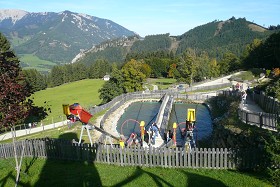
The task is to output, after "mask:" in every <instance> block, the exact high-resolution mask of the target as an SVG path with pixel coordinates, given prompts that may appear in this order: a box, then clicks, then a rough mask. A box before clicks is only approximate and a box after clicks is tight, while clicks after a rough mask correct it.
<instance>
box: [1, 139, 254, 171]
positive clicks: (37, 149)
mask: <svg viewBox="0 0 280 187" xmlns="http://www.w3.org/2000/svg"><path fill="white" fill-rule="evenodd" d="M23 147H24V149H23ZM22 150H24V153H23V155H24V157H33V158H34V157H41V158H46V159H61V160H75V161H90V162H96V163H107V164H114V165H118V166H147V167H164V168H211V169H236V168H243V169H244V168H254V167H256V165H258V162H257V161H258V160H259V159H258V156H259V154H258V152H257V151H255V150H248V149H246V150H236V149H235V150H233V149H227V148H195V149H191V150H186V149H185V148H179V147H176V148H166V147H163V148H153V147H146V148H143V147H124V148H121V147H119V145H104V144H93V145H92V146H91V145H90V144H82V145H80V146H79V145H78V144H75V143H72V142H71V141H68V140H61V139H34V140H24V141H19V142H16V151H17V154H18V155H21V154H22ZM11 157H14V147H13V144H12V143H10V144H0V158H11Z"/></svg>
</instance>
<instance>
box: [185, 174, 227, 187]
mask: <svg viewBox="0 0 280 187" xmlns="http://www.w3.org/2000/svg"><path fill="white" fill-rule="evenodd" d="M182 173H183V174H184V175H185V176H186V177H187V184H188V186H207V187H211V186H213V187H221V186H222V187H223V186H224V187H226V185H225V184H224V183H223V182H221V181H219V180H217V179H213V178H210V177H206V176H203V175H199V174H195V173H190V172H186V171H182Z"/></svg>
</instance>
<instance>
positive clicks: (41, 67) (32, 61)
mask: <svg viewBox="0 0 280 187" xmlns="http://www.w3.org/2000/svg"><path fill="white" fill-rule="evenodd" d="M20 61H21V62H24V63H26V64H28V65H29V67H24V68H23V69H37V71H45V72H49V71H50V69H51V68H52V67H53V66H55V65H57V64H56V63H53V62H50V61H47V60H41V59H40V58H38V57H37V56H35V55H33V54H22V55H20Z"/></svg>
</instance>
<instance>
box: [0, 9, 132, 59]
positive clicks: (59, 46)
mask: <svg viewBox="0 0 280 187" xmlns="http://www.w3.org/2000/svg"><path fill="white" fill-rule="evenodd" d="M0 31H1V32H2V33H3V34H4V35H5V36H6V37H7V38H8V40H9V41H10V42H11V44H12V46H13V48H14V50H15V51H16V53H17V54H34V55H36V56H37V57H39V58H40V59H44V60H48V61H52V62H55V63H57V64H63V63H69V62H71V60H72V59H73V58H74V57H75V56H76V55H77V54H78V53H80V52H81V51H83V50H87V49H89V48H92V47H93V46H95V45H97V44H100V43H101V42H104V41H107V40H112V39H116V38H121V37H129V36H134V35H137V34H136V33H134V32H132V31H130V30H128V29H126V28H124V27H122V26H121V25H119V24H117V23H115V22H113V21H110V20H107V19H102V18H98V17H94V16H90V15H86V14H79V13H74V12H70V11H63V12H59V13H54V12H39V13H30V12H26V11H23V10H7V9H6V10H0Z"/></svg>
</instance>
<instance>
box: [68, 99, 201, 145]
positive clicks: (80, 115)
mask: <svg viewBox="0 0 280 187" xmlns="http://www.w3.org/2000/svg"><path fill="white" fill-rule="evenodd" d="M63 113H64V114H65V115H66V117H67V119H68V120H70V121H72V122H76V121H80V122H81V123H82V128H81V133H80V138H79V142H78V144H79V145H80V144H81V142H82V136H83V133H84V130H86V132H87V136H88V138H89V140H90V143H91V145H92V144H93V142H92V138H91V134H90V130H94V129H95V130H97V131H99V132H101V133H102V134H104V135H105V136H106V137H111V138H113V139H115V140H117V141H119V143H120V146H121V147H123V146H125V145H126V146H132V145H141V146H156V147H158V146H159V144H163V142H165V144H166V145H167V143H168V142H169V141H170V140H173V145H175V146H177V144H176V130H177V127H178V128H179V130H180V132H181V137H183V138H184V142H185V145H186V146H189V148H193V147H195V140H194V138H193V130H194V128H195V121H196V119H195V109H188V113H187V117H186V122H181V123H179V124H178V125H177V124H176V123H174V124H173V132H170V134H166V139H164V138H162V137H164V136H163V135H162V134H160V129H159V128H158V127H157V124H156V123H152V124H150V126H147V125H148V124H149V123H150V122H151V121H150V122H149V123H148V124H147V125H145V122H144V121H141V122H138V121H137V120H133V119H129V120H132V121H133V122H134V123H135V124H137V126H138V125H139V129H137V131H138V132H132V133H131V134H130V135H129V137H128V138H126V137H125V136H124V135H123V132H122V130H121V135H120V137H117V136H114V135H112V134H110V133H108V132H106V131H105V130H104V129H102V128H99V127H97V126H95V125H93V124H91V123H90V122H89V120H90V118H91V117H92V115H91V114H90V113H89V112H87V111H86V110H84V109H83V108H82V107H81V106H80V105H79V104H78V103H74V104H72V105H70V106H69V105H68V104H65V105H63ZM129 120H126V121H125V122H124V123H123V125H124V124H125V123H126V122H127V121H129ZM184 124H185V128H180V125H184ZM123 125H122V126H123ZM134 129H135V128H134ZM139 131H140V134H139ZM171 134H173V136H172V135H171ZM160 135H161V136H160ZM159 139H162V140H161V141H160V142H162V143H159V144H156V142H157V141H158V140H159Z"/></svg>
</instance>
